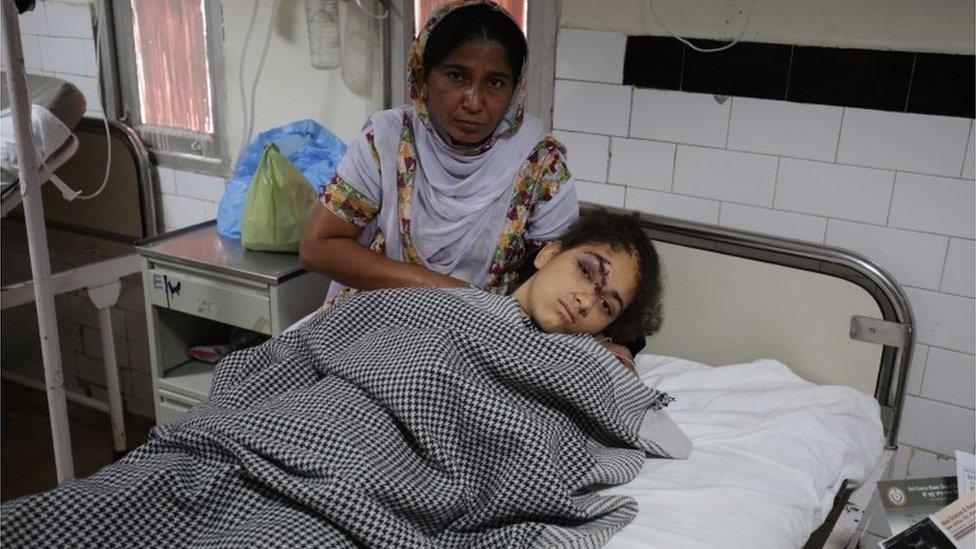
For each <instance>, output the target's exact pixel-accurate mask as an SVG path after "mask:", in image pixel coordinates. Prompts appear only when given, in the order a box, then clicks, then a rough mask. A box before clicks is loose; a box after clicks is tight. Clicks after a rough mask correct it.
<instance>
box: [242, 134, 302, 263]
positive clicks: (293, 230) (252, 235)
mask: <svg viewBox="0 0 976 549" xmlns="http://www.w3.org/2000/svg"><path fill="white" fill-rule="evenodd" d="M315 202H316V196H315V191H314V190H312V186H311V185H310V184H309V182H308V180H307V179H305V176H303V175H302V172H300V171H298V168H296V167H295V165H294V164H292V163H291V162H289V161H288V158H286V157H285V155H283V154H281V151H279V150H278V146H277V145H275V144H274V143H268V145H267V146H266V147H265V148H264V153H263V154H262V155H261V163H260V164H258V169H257V171H256V172H254V179H252V180H251V186H250V187H249V188H248V189H247V196H246V198H245V199H244V214H243V216H242V218H241V242H242V243H243V244H244V247H245V248H247V249H248V250H261V251H271V252H297V251H298V243H299V241H301V239H302V231H303V230H304V229H305V222H306V221H308V215H309V213H310V212H311V211H312V207H313V206H314V205H315Z"/></svg>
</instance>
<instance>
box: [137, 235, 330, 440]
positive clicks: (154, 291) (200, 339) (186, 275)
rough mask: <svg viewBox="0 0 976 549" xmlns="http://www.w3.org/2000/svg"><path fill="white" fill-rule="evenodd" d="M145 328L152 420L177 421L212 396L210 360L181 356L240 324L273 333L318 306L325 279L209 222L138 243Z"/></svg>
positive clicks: (294, 257)
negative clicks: (247, 247) (245, 245)
mask: <svg viewBox="0 0 976 549" xmlns="http://www.w3.org/2000/svg"><path fill="white" fill-rule="evenodd" d="M136 250H137V251H138V253H139V254H140V255H141V256H142V284H143V292H144V294H145V300H146V321H147V323H148V331H149V360H150V368H151V372H152V384H153V397H154V406H155V411H156V423H157V424H164V423H170V422H172V421H175V420H176V419H178V418H179V417H180V416H182V415H183V414H184V413H185V412H186V411H187V410H189V409H190V408H191V407H192V406H193V405H195V404H197V403H199V402H203V401H204V400H206V399H207V398H209V395H210V383H211V378H212V376H213V368H214V365H213V364H209V363H206V362H201V361H199V360H194V359H191V358H189V357H187V356H186V349H188V348H190V347H192V346H195V345H213V344H221V343H226V342H228V341H230V339H231V331H232V330H236V329H243V330H247V331H250V332H253V333H255V334H260V335H263V336H267V337H271V336H276V335H278V334H280V333H281V332H282V331H283V330H284V329H285V328H287V327H288V326H290V325H291V324H293V323H294V322H295V321H297V320H299V319H301V318H302V317H304V316H305V315H307V314H309V313H311V312H312V311H314V310H315V309H317V308H318V307H319V306H320V305H321V304H322V302H323V301H324V299H325V294H326V291H327V289H328V286H329V279H328V278H326V277H325V276H323V275H320V274H317V273H310V272H306V271H305V270H303V269H302V268H301V265H300V264H299V262H298V254H292V253H272V252H254V251H250V250H245V249H244V248H243V246H242V245H241V242H240V241H239V240H234V239H231V238H227V237H224V236H221V235H219V234H218V233H217V226H216V223H215V222H214V221H210V222H206V223H201V224H199V225H194V226H192V227H187V228H185V229H181V230H178V231H173V232H170V233H167V234H164V235H160V236H157V237H153V238H149V239H146V240H142V241H139V242H137V243H136Z"/></svg>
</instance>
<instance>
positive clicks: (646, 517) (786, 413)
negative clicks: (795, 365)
mask: <svg viewBox="0 0 976 549" xmlns="http://www.w3.org/2000/svg"><path fill="white" fill-rule="evenodd" d="M637 373H638V375H639V376H640V378H641V379H642V380H643V381H644V382H645V383H647V384H648V385H649V386H651V387H654V388H656V389H659V390H663V391H666V392H668V393H669V394H670V395H671V396H673V397H675V399H676V400H675V401H674V402H673V403H671V405H670V406H669V407H668V411H669V413H670V415H671V417H672V418H673V419H674V421H675V422H676V423H677V424H678V426H679V427H681V428H682V430H684V432H685V434H687V435H688V437H689V438H690V439H691V441H692V444H693V445H694V449H693V450H692V452H691V457H690V458H689V459H687V460H662V459H648V460H647V461H646V463H645V465H644V468H643V470H642V471H641V473H640V475H639V476H638V477H637V478H636V479H635V480H633V481H632V482H630V483H628V484H626V485H623V486H617V487H613V488H609V489H607V490H605V493H607V494H626V495H629V496H631V497H633V498H635V499H636V500H637V501H638V503H639V506H640V507H639V508H640V512H639V515H638V517H637V518H636V519H635V520H634V522H633V523H631V524H630V525H628V526H627V527H626V528H624V529H623V530H622V531H621V532H620V533H618V534H617V535H616V536H614V537H613V538H612V539H611V540H610V543H609V545H608V547H617V548H620V547H666V548H676V547H696V548H697V547H722V548H723V549H731V548H736V547H742V548H750V549H752V548H757V547H770V548H776V549H782V548H784V547H801V546H802V545H803V544H804V543H805V542H806V540H807V538H808V537H809V536H810V534H811V533H812V532H813V530H815V529H816V528H817V527H819V526H820V524H821V523H822V522H823V521H824V520H825V519H826V517H827V514H828V513H829V512H830V509H831V507H832V505H833V500H834V496H835V495H836V493H837V491H838V490H839V489H840V486H841V483H842V482H843V481H844V479H852V480H854V481H856V482H858V483H860V482H863V481H864V480H865V479H866V478H867V477H868V475H869V474H870V473H871V471H873V469H874V467H875V465H876V464H877V462H878V460H879V459H880V458H881V451H882V449H883V447H884V435H883V431H882V427H881V420H880V410H879V406H878V403H877V401H875V400H874V399H873V398H871V397H869V396H867V395H865V394H863V393H861V392H859V391H856V390H854V389H851V388H849V387H845V386H818V385H814V384H812V383H810V382H808V381H805V380H803V379H801V378H799V377H797V376H796V375H795V374H793V373H792V372H791V371H790V370H789V369H788V368H787V367H786V366H784V365H782V364H780V363H778V362H775V361H772V360H759V361H756V362H752V363H749V364H736V365H729V366H722V367H717V368H713V367H710V366H705V365H703V364H698V363H695V362H690V361H687V360H682V359H676V358H669V357H660V356H653V355H638V357H637Z"/></svg>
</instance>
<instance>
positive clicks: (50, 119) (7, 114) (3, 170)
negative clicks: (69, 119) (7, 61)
mask: <svg viewBox="0 0 976 549" xmlns="http://www.w3.org/2000/svg"><path fill="white" fill-rule="evenodd" d="M31 129H32V132H33V134H34V145H35V146H36V147H37V152H38V154H39V155H40V157H41V158H42V159H45V160H46V159H47V158H50V156H51V155H52V154H54V152H55V151H57V150H58V149H59V148H60V147H61V146H62V145H64V144H65V142H67V141H68V139H69V138H70V137H71V130H69V129H68V127H67V126H65V125H64V122H62V121H61V120H59V119H58V118H57V117H56V116H54V115H53V114H52V113H51V111H49V110H47V109H46V108H44V107H42V106H40V105H36V104H35V105H31ZM19 166H20V164H19V163H18V162H17V140H16V139H15V136H14V124H13V114H12V112H11V110H10V109H9V108H8V109H4V110H3V111H0V185H2V188H6V187H7V186H8V185H9V184H11V183H13V182H14V181H17V178H18V177H19V175H20V174H19V173H18V170H19V169H20V168H19Z"/></svg>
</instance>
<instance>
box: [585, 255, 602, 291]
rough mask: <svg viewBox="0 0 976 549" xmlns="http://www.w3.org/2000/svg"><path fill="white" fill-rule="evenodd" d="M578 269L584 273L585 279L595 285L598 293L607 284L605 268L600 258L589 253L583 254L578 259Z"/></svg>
mask: <svg viewBox="0 0 976 549" xmlns="http://www.w3.org/2000/svg"><path fill="white" fill-rule="evenodd" d="M579 264H580V268H581V269H583V270H585V271H586V274H587V277H588V278H589V279H590V280H591V281H592V282H593V283H594V284H596V288H597V290H598V291H600V290H603V287H604V286H606V284H607V278H606V277H607V274H608V272H607V266H606V265H605V264H604V263H603V261H600V258H599V257H597V256H596V255H594V254H591V253H584V254H583V255H582V256H580V259H579Z"/></svg>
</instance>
